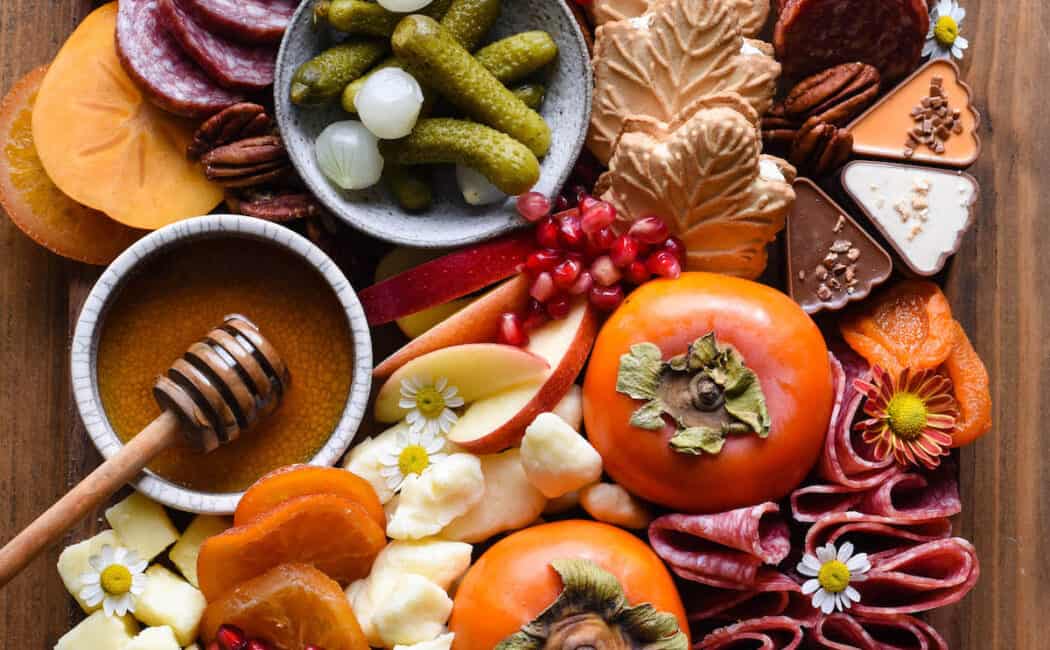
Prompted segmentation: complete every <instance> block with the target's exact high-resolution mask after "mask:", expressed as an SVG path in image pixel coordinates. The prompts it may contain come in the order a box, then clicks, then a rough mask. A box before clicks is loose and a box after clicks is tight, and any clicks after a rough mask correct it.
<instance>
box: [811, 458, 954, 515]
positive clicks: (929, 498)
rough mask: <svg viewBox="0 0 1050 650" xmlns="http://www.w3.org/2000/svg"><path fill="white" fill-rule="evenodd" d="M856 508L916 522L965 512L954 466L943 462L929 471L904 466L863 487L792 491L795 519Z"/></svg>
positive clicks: (855, 509) (832, 487) (864, 512)
mask: <svg viewBox="0 0 1050 650" xmlns="http://www.w3.org/2000/svg"><path fill="white" fill-rule="evenodd" d="M851 510H853V511H856V512H860V513H863V514H869V515H880V516H883V517H888V518H890V519H893V520H895V521H897V522H914V521H924V520H930V519H937V518H940V517H951V516H953V515H957V514H959V513H960V512H962V501H961V500H960V499H959V484H958V482H957V481H956V479H955V468H954V466H953V465H951V464H948V463H946V464H944V465H943V466H941V467H940V468H938V469H937V470H936V471H935V472H933V473H930V474H919V473H915V472H905V471H903V470H900V471H898V472H897V473H895V474H893V475H890V476H889V477H887V478H886V479H885V480H884V481H883V482H882V484H880V485H878V486H876V487H874V488H871V489H868V490H864V491H855V490H853V489H852V488H848V487H843V486H841V485H808V486H806V487H803V488H799V489H798V490H795V491H794V492H793V493H792V494H791V512H792V516H793V517H794V518H795V520H796V521H800V522H814V521H818V520H820V519H821V518H822V517H824V516H825V515H828V514H832V513H841V512H847V511H851Z"/></svg>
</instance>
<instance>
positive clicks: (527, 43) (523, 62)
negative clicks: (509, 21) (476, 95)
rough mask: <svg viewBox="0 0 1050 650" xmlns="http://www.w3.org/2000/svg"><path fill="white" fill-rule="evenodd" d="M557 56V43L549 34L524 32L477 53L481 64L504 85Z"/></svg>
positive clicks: (532, 71) (539, 67)
mask: <svg viewBox="0 0 1050 650" xmlns="http://www.w3.org/2000/svg"><path fill="white" fill-rule="evenodd" d="M557 56H558V44H557V43H555V42H554V39H553V38H551V35H550V34H548V33H547V32H542V31H534V32H522V33H521V34H515V35H514V36H509V37H507V38H504V39H502V40H499V41H496V42H495V43H492V44H491V45H486V46H485V47H483V48H481V49H480V50H478V51H477V52H475V53H474V58H475V59H477V60H478V63H480V64H481V65H483V66H485V69H486V70H488V71H489V72H491V73H492V76H494V77H496V78H497V79H499V80H500V81H502V82H503V83H505V84H512V83H515V82H517V81H521V80H522V79H524V78H526V77H528V76H529V75H531V74H532V73H534V72H536V71H537V70H539V69H541V68H543V67H544V66H546V65H547V64H549V63H550V62H551V61H553V60H554V59H555V58H557Z"/></svg>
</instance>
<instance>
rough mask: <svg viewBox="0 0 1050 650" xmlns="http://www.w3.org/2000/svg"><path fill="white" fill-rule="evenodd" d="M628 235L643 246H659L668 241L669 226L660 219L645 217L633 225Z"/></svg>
mask: <svg viewBox="0 0 1050 650" xmlns="http://www.w3.org/2000/svg"><path fill="white" fill-rule="evenodd" d="M627 234H629V235H630V236H631V237H634V238H635V239H637V240H638V241H640V242H642V243H643V244H659V243H661V242H662V241H664V240H665V239H667V224H666V223H664V220H663V219H661V218H660V217H643V218H641V219H639V220H638V221H635V222H634V223H633V224H632V225H631V229H630V230H628V231H627Z"/></svg>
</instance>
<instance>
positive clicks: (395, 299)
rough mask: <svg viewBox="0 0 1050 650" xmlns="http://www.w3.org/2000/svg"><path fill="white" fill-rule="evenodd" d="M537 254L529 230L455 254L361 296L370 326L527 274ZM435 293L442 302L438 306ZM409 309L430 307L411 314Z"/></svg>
mask: <svg viewBox="0 0 1050 650" xmlns="http://www.w3.org/2000/svg"><path fill="white" fill-rule="evenodd" d="M535 249H536V245H535V243H534V242H533V237H532V232H531V231H528V232H525V233H521V234H517V235H511V236H509V237H504V238H502V239H497V240H495V241H491V242H486V243H484V244H479V245H477V246H474V247H472V248H466V249H463V250H459V251H456V252H454V253H450V254H448V255H446V256H444V257H439V258H438V259H436V260H431V261H429V262H426V263H425V264H420V265H419V266H417V267H415V268H412V269H409V270H408V271H405V272H404V273H400V274H398V275H395V276H394V277H392V278H388V279H386V280H383V281H382V282H379V283H377V284H373V285H372V286H370V287H368V288H367V289H365V290H364V291H362V292H361V293H360V299H361V305H362V306H363V307H364V310H365V315H366V316H367V317H368V324H369V325H384V324H386V323H390V322H393V321H395V320H397V319H398V318H401V317H403V316H408V315H409V314H412V313H415V312H416V311H422V309H425V308H426V307H432V306H434V305H435V304H443V303H445V302H448V301H450V300H455V299H456V298H462V297H463V296H466V295H469V294H471V293H474V292H475V291H477V290H479V289H484V288H485V287H487V286H489V285H491V284H494V283H496V282H499V281H500V280H505V279H506V278H509V277H510V276H512V275H514V274H515V273H519V272H520V271H521V266H522V264H524V263H525V258H526V257H527V256H528V254H529V253H531V252H532V251H533V250H535ZM452 277H454V278H455V282H454V283H450V278H452ZM450 288H451V289H450ZM435 294H436V295H438V296H439V297H440V298H442V300H440V302H435ZM406 304H407V305H424V307H422V308H417V309H415V310H414V311H411V312H405V310H404V307H403V306H404V305H406Z"/></svg>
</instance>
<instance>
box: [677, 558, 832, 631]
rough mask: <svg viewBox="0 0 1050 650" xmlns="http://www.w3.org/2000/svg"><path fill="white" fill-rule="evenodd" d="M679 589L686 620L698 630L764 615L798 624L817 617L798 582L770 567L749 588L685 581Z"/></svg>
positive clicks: (807, 623)
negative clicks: (753, 585) (782, 618)
mask: <svg viewBox="0 0 1050 650" xmlns="http://www.w3.org/2000/svg"><path fill="white" fill-rule="evenodd" d="M681 592H682V601H683V602H684V603H685V606H686V612H687V613H688V615H689V621H690V623H691V624H692V627H693V628H694V629H697V630H703V629H705V628H706V629H707V630H712V629H714V628H715V627H719V626H721V625H724V624H726V623H728V622H731V621H742V620H747V619H752V618H762V617H766V616H790V617H791V618H792V619H793V620H795V621H798V622H799V624H800V625H802V626H810V625H813V624H814V623H816V620H817V619H818V618H819V617H820V611H819V610H817V609H814V608H813V606H812V605H811V604H810V598H809V597H807V596H804V595H803V594H802V587H801V586H800V585H799V583H798V582H796V581H795V580H794V579H792V578H790V577H789V576H787V575H784V574H783V573H780V572H779V571H774V570H772V569H767V570H765V571H763V572H762V575H761V578H760V579H759V580H758V581H757V583H756V585H755V588H754V589H753V590H750V591H732V590H728V589H718V588H716V587H709V586H707V585H703V584H698V583H688V584H684V585H683V586H682V589H681Z"/></svg>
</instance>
